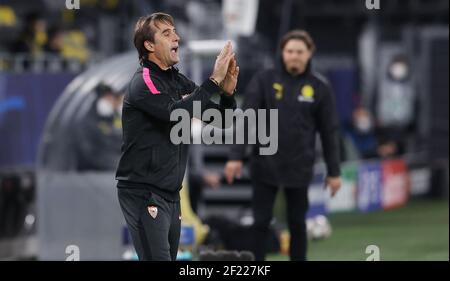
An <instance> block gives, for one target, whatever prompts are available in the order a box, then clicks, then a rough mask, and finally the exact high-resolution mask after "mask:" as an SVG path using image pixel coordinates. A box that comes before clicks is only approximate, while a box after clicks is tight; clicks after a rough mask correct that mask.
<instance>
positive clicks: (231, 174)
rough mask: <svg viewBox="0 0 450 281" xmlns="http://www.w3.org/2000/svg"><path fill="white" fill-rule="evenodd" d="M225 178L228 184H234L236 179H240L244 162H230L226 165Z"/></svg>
mask: <svg viewBox="0 0 450 281" xmlns="http://www.w3.org/2000/svg"><path fill="white" fill-rule="evenodd" d="M224 173H225V178H226V180H227V182H228V184H232V183H233V181H234V178H235V177H237V178H240V177H241V175H242V161H240V160H230V161H228V162H227V164H226V165H225V171H224Z"/></svg>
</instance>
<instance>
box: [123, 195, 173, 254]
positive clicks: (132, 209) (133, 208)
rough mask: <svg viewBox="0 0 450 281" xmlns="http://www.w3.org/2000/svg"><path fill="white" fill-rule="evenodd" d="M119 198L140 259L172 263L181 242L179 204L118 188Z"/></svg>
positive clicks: (157, 196)
mask: <svg viewBox="0 0 450 281" xmlns="http://www.w3.org/2000/svg"><path fill="white" fill-rule="evenodd" d="M118 197H119V203H120V207H121V208H122V212H123V215H124V217H125V221H126V222H127V225H128V229H129V231H130V234H131V239H132V240H133V245H134V248H135V249H136V253H137V255H138V257H139V260H146V261H171V260H172V261H173V260H175V259H176V257H177V252H178V243H179V240H180V228H181V210H180V202H179V201H178V202H171V201H167V200H166V199H164V198H162V197H161V196H159V195H157V194H155V193H152V192H150V191H146V190H141V189H129V188H119V189H118Z"/></svg>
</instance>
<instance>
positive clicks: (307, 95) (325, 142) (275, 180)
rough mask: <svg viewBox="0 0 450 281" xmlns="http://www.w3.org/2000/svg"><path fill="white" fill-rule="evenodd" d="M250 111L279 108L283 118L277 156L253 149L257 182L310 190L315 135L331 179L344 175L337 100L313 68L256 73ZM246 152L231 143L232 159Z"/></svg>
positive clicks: (248, 105)
mask: <svg viewBox="0 0 450 281" xmlns="http://www.w3.org/2000/svg"><path fill="white" fill-rule="evenodd" d="M248 108H253V109H278V119H279V123H278V125H279V126H278V128H279V130H278V151H277V153H275V154H274V155H271V156H268V155H259V147H260V146H261V145H260V144H257V145H254V146H253V150H252V156H251V159H250V163H251V164H250V171H251V176H252V177H253V178H255V179H257V180H259V181H262V182H265V183H269V184H274V185H283V186H288V187H300V186H307V185H308V184H309V183H310V181H311V179H312V175H313V166H314V160H315V143H316V135H317V133H319V135H320V137H321V141H322V147H323V153H324V159H325V163H326V166H327V172H328V176H339V175H340V169H339V133H338V118H337V115H336V108H335V101H334V97H333V94H332V91H331V88H330V86H329V84H328V82H327V81H326V80H325V79H324V78H323V77H322V76H320V75H319V74H317V73H314V72H312V71H311V66H310V65H308V67H307V69H306V71H305V72H304V73H303V74H301V75H298V76H292V75H290V74H289V73H288V72H287V71H286V70H284V68H281V67H278V68H273V69H269V70H265V71H261V72H259V73H257V74H256V75H255V76H254V77H253V78H252V80H251V81H250V83H249V84H248V86H247V89H246V92H245V96H244V104H243V109H244V110H245V109H248ZM267 116H269V112H267ZM268 124H269V121H268V119H267V126H268ZM267 131H268V130H267ZM265 146H266V147H267V145H265ZM245 150H246V149H245V145H233V146H232V149H231V152H230V156H229V159H230V160H242V159H243V158H244V156H245Z"/></svg>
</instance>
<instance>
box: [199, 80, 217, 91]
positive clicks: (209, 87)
mask: <svg viewBox="0 0 450 281" xmlns="http://www.w3.org/2000/svg"><path fill="white" fill-rule="evenodd" d="M201 87H202V88H203V89H204V90H206V91H207V92H208V93H210V94H211V95H212V94H215V93H220V91H221V89H220V87H219V86H217V85H216V84H215V83H214V82H213V81H211V80H210V79H206V80H205V82H203V84H202V85H201Z"/></svg>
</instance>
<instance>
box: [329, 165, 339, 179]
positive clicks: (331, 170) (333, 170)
mask: <svg viewBox="0 0 450 281" xmlns="http://www.w3.org/2000/svg"><path fill="white" fill-rule="evenodd" d="M327 170H328V171H327V172H328V173H327V175H328V176H329V177H339V176H341V170H340V168H339V166H337V167H332V168H330V167H329V168H328V169H327Z"/></svg>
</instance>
